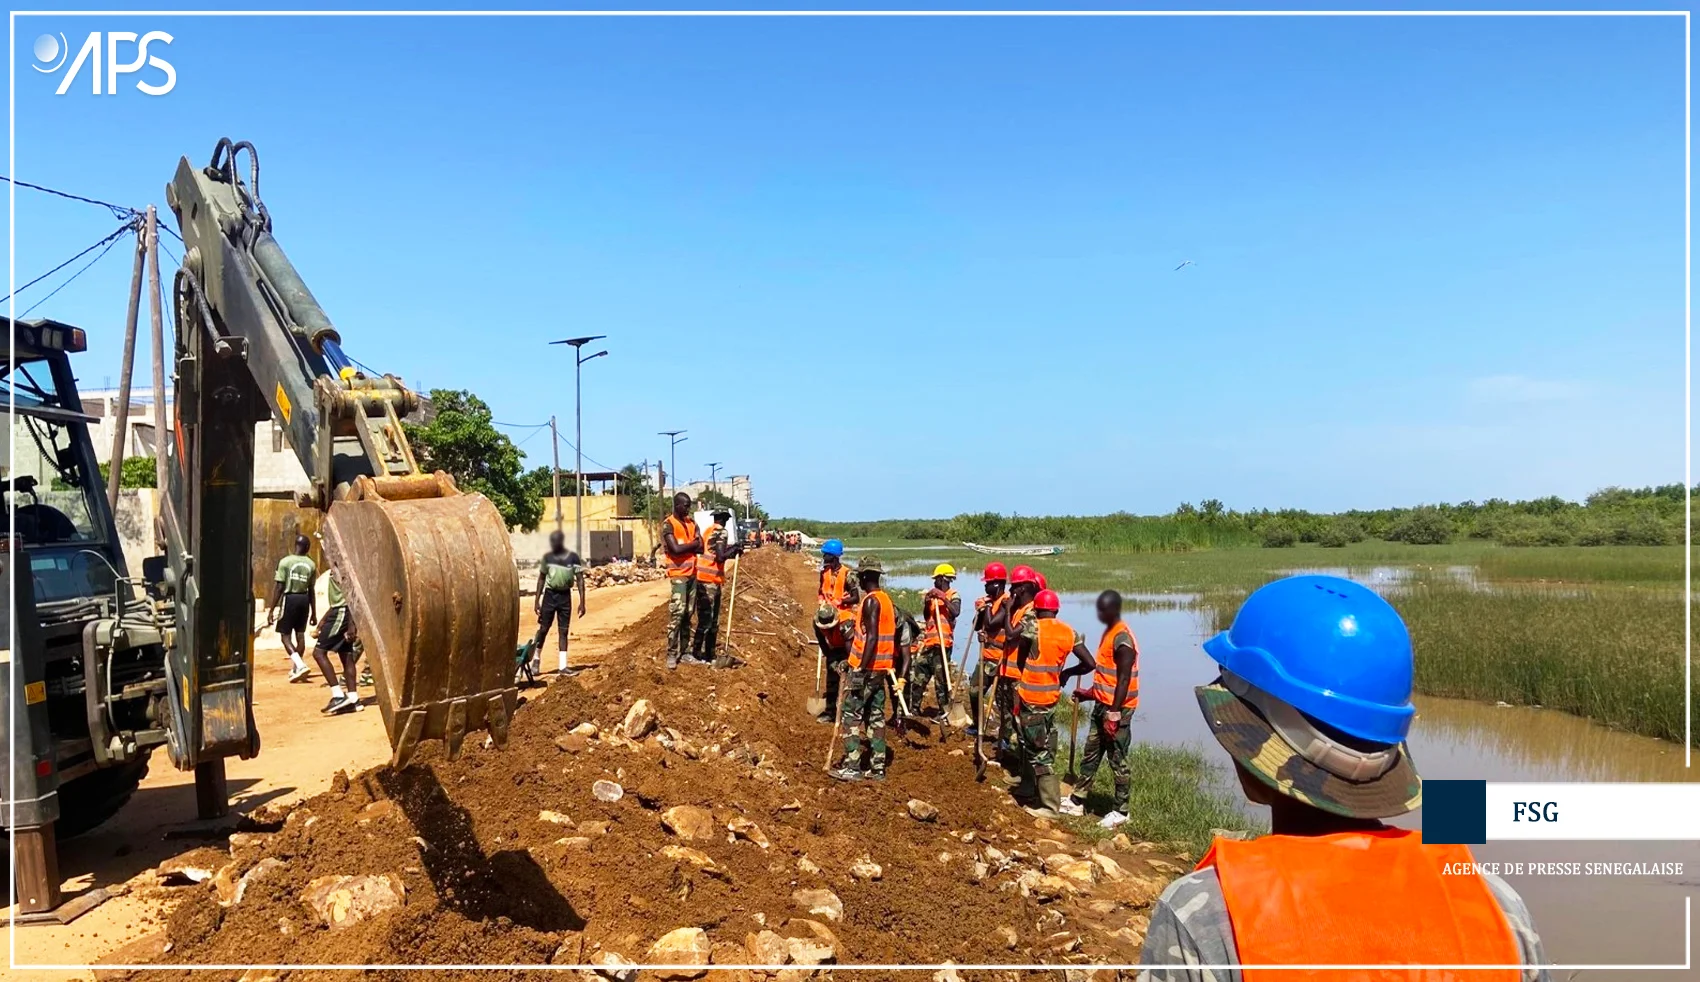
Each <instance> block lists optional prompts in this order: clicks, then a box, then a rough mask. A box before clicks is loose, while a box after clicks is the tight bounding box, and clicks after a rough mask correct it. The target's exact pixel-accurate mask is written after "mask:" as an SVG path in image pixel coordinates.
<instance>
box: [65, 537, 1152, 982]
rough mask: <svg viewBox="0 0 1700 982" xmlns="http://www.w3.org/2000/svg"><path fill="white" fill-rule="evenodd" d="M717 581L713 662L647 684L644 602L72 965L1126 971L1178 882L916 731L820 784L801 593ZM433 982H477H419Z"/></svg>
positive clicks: (136, 918)
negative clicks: (1094, 967) (510, 699)
mask: <svg viewBox="0 0 1700 982" xmlns="http://www.w3.org/2000/svg"><path fill="white" fill-rule="evenodd" d="M742 562H743V567H744V568H743V570H742V571H741V572H742V580H741V582H740V584H739V587H740V592H739V597H738V602H737V606H736V610H737V613H736V616H735V618H734V623H733V624H732V626H731V627H732V629H731V637H732V638H733V642H734V645H735V652H736V654H737V655H738V657H739V659H740V661H741V664H740V665H739V666H738V667H736V668H734V669H732V670H712V669H708V668H703V667H692V666H686V667H683V668H681V669H679V670H677V671H668V670H667V669H665V668H664V666H663V664H662V660H663V659H662V655H663V648H664V640H663V639H664V636H665V632H666V616H665V609H664V607H661V606H659V605H658V604H657V601H658V600H659V597H660V593H661V590H663V589H664V587H662V588H656V587H655V586H654V585H651V587H650V588H651V589H653V590H654V591H655V592H654V594H653V596H654V598H655V599H654V600H652V601H650V603H649V609H648V613H647V614H645V615H644V616H643V617H642V618H640V619H639V620H637V621H636V622H635V623H633V624H631V625H630V626H628V627H626V628H625V629H623V630H619V631H617V632H614V633H612V634H610V635H608V636H606V637H605V638H603V639H601V641H600V644H597V643H595V642H593V643H591V644H586V645H585V647H584V649H582V650H580V651H576V652H575V657H574V661H575V662H582V663H583V664H585V665H586V666H587V667H586V668H585V670H584V671H582V672H580V673H578V674H576V675H575V676H573V677H570V678H565V679H558V680H555V681H554V682H552V683H551V685H550V686H549V687H548V689H547V691H545V692H541V693H536V692H535V690H534V694H533V695H532V697H531V698H529V699H528V700H527V702H526V704H525V705H523V706H522V707H521V709H520V711H519V712H518V713H517V714H516V716H515V718H514V722H513V727H512V733H511V737H510V742H509V746H508V747H507V749H506V750H503V751H496V750H493V749H486V748H484V747H481V746H469V747H468V748H467V749H466V750H465V752H463V753H462V755H461V756H460V757H459V758H458V759H456V760H453V761H449V760H446V759H445V758H444V757H443V756H442V754H441V752H440V749H439V748H437V747H435V746H433V747H430V748H427V749H426V750H424V751H423V752H422V753H421V754H420V757H419V758H418V760H417V763H416V764H415V765H414V766H410V767H408V768H407V769H405V770H403V771H400V772H396V771H391V770H389V769H388V768H387V767H374V768H372V769H370V770H367V771H365V772H364V773H357V772H352V771H351V773H353V776H352V777H349V776H346V775H342V774H338V775H336V776H334V777H333V778H332V779H331V780H330V783H329V787H328V790H326V791H324V792H323V793H321V794H317V795H315V796H313V797H310V798H308V799H306V800H304V801H301V802H300V803H299V804H297V805H296V806H294V807H289V808H286V807H282V806H280V805H278V804H276V803H268V804H267V805H265V806H264V807H262V808H260V809H258V810H257V811H255V812H254V813H252V816H251V821H250V823H249V825H248V826H247V827H246V828H245V829H244V831H243V833H242V834H240V835H237V836H232V837H230V838H229V839H228V842H225V841H218V842H214V843H210V844H209V845H210V846H212V847H210V848H203V849H201V850H199V851H197V852H196V853H194V854H192V855H190V856H188V857H186V858H187V859H189V860H192V861H194V862H197V863H199V864H201V865H202V866H203V867H204V868H205V869H207V870H218V871H219V872H218V874H217V875H216V876H215V877H214V878H213V880H212V882H202V883H199V884H197V885H181V886H162V885H151V884H152V879H151V875H146V876H144V877H142V878H140V879H139V880H138V882H139V883H149V884H150V885H147V886H146V887H145V888H142V887H138V888H137V890H136V891H135V893H136V894H138V895H140V896H139V897H138V898H137V899H136V904H137V906H134V907H130V908H128V909H129V911H130V913H129V914H128V915H127V917H128V920H126V921H124V922H123V924H124V931H123V933H122V934H108V933H106V932H105V931H103V932H101V933H102V934H103V935H104V936H102V937H95V938H87V939H85V940H84V941H83V942H82V944H83V945H84V946H85V947H84V948H83V949H82V950H92V949H93V948H97V947H101V946H103V945H107V944H111V943H115V942H117V941H120V940H125V939H127V938H133V937H135V936H136V935H143V937H142V938H140V940H137V941H135V942H134V943H133V944H131V945H130V946H128V947H126V948H125V949H123V950H122V951H120V952H119V953H117V954H116V955H113V954H112V953H108V957H107V959H106V961H107V962H108V963H111V962H113V961H118V960H123V961H128V962H139V961H148V962H155V963H158V962H166V963H180V964H199V965H206V964H242V965H253V964H271V965H332V964H345V965H346V964H362V965H392V966H393V965H411V964H422V963H432V964H438V965H471V964H480V965H491V964H494V965H528V964H529V965H556V966H559V965H580V964H604V965H605V964H607V963H608V962H610V961H615V960H623V961H625V962H649V963H681V962H689V963H692V964H698V965H701V966H703V967H702V969H701V970H700V971H694V970H693V971H687V972H685V973H684V974H681V975H677V976H674V977H677V978H696V977H701V976H703V975H704V974H705V973H706V977H707V979H708V982H748V980H749V979H751V978H752V977H753V976H752V973H751V972H750V971H748V970H745V969H740V968H723V969H713V970H710V969H709V967H708V965H709V964H710V962H712V963H713V964H714V965H722V966H727V965H730V966H736V965H749V964H760V965H771V966H773V967H774V970H776V971H777V970H778V969H779V967H780V966H787V968H786V971H785V973H784V974H783V975H782V977H783V978H787V979H804V978H810V977H813V976H815V975H817V974H822V973H823V972H824V971H829V969H823V968H822V966H830V965H831V964H833V963H838V964H938V963H942V962H945V961H952V962H955V963H958V964H985V963H1004V964H1023V963H1033V962H1039V961H1042V962H1047V963H1053V964H1085V963H1091V962H1096V963H1100V964H1103V963H1110V964H1114V963H1126V962H1129V961H1132V960H1134V959H1135V958H1137V954H1138V949H1139V946H1140V944H1141V943H1142V942H1143V931H1144V927H1145V916H1146V915H1145V912H1146V910H1147V908H1148V906H1149V904H1150V902H1151V900H1152V899H1153V898H1154V897H1155V896H1156V894H1157V893H1158V892H1159V891H1160V890H1161V888H1162V887H1163V885H1164V884H1165V883H1166V882H1167V880H1168V878H1169V877H1170V876H1171V875H1173V874H1174V873H1178V872H1179V871H1180V867H1179V866H1178V865H1176V864H1175V863H1174V862H1173V860H1172V859H1171V858H1170V857H1166V856H1164V855H1163V854H1162V853H1161V852H1160V851H1158V850H1155V849H1153V848H1152V847H1150V846H1147V845H1145V844H1142V843H1133V842H1129V841H1127V840H1126V839H1125V837H1118V838H1117V841H1114V842H1112V843H1104V844H1102V845H1101V846H1098V847H1094V846H1092V845H1091V844H1089V843H1086V842H1083V841H1080V840H1078V839H1076V838H1074V837H1073V836H1072V835H1070V834H1069V833H1068V832H1066V831H1064V830H1062V829H1059V828H1056V827H1053V825H1052V824H1051V823H1049V822H1047V821H1045V820H1043V819H1033V818H1031V817H1030V816H1028V815H1027V814H1026V813H1025V812H1023V811H1022V810H1020V809H1019V808H1017V807H1015V806H1014V805H1013V803H1012V802H1011V801H1010V799H1009V797H1008V795H1007V794H1005V793H1004V792H1003V791H1002V789H1001V788H1000V787H998V785H997V783H996V781H992V782H987V783H985V784H977V783H975V781H974V778H973V768H972V765H971V762H970V758H969V757H968V756H967V755H968V752H969V746H970V744H969V742H968V741H967V740H966V739H964V738H962V737H960V736H958V737H957V738H955V739H954V740H948V741H945V740H941V737H942V734H941V733H940V732H939V731H937V730H934V731H932V732H930V733H927V734H924V735H921V736H918V737H916V739H915V740H914V741H913V742H902V741H899V742H897V743H896V744H895V747H894V752H893V753H894V756H893V761H892V763H891V765H890V769H889V774H890V776H889V778H888V779H887V780H886V781H884V782H883V783H870V782H862V783H860V784H848V785H847V784H843V783H840V782H836V781H833V780H831V779H829V778H828V777H827V776H826V775H825V773H824V767H823V765H824V763H825V762H826V757H827V749H828V743H829V741H830V736H831V732H832V731H831V729H830V728H829V727H825V726H822V725H820V724H818V723H816V722H815V721H814V720H813V718H812V717H810V716H808V714H807V713H806V712H805V711H804V708H803V704H804V701H805V700H806V699H807V697H808V696H809V694H810V692H811V689H812V687H813V683H814V666H815V657H814V651H813V649H812V646H811V645H808V644H807V643H806V642H804V641H803V640H802V639H801V633H800V630H799V629H806V627H807V625H808V622H809V617H810V615H811V614H812V611H813V598H814V590H815V577H814V574H813V572H812V570H810V569H809V568H808V567H807V566H806V565H805V563H804V560H803V559H802V557H800V556H797V555H795V554H786V553H781V552H779V551H777V550H763V551H761V552H757V553H755V554H753V555H751V556H749V557H747V558H746V559H744V560H743V561H742ZM608 623H609V624H612V623H613V619H612V618H610V620H609V622H608ZM586 626H587V627H588V626H589V625H588V624H587V625H586ZM585 640H586V641H587V642H592V641H593V639H592V637H591V636H590V635H588V633H587V635H586V637H585ZM331 722H344V721H331ZM359 722H360V723H362V724H364V722H365V721H364V720H362V721H359ZM379 756H380V757H382V756H387V754H380V755H379ZM320 766H321V768H323V770H322V771H321V772H320V773H321V774H323V773H324V772H327V771H329V770H331V769H332V764H331V763H330V761H329V760H328V759H326V758H321V763H320ZM233 773H234V772H233ZM994 773H995V772H994ZM320 786H322V785H320ZM256 787H257V785H256ZM244 790H245V792H247V791H248V789H244ZM259 793H262V794H263V793H264V792H259ZM137 862H138V863H140V862H141V860H139V859H138V860H137ZM238 882H242V883H244V884H245V886H244V887H243V888H242V889H243V893H242V894H241V895H240V896H238V894H237V888H236V885H237V883H238ZM130 899H131V898H125V900H130ZM108 906H111V905H108ZM97 913H98V912H97ZM144 913H145V914H146V915H147V916H146V917H144ZM91 916H93V915H91ZM161 918H163V919H164V921H165V930H163V931H159V930H155V929H154V928H155V925H157V924H158V923H160V919H161ZM232 974H233V975H234V974H239V973H232ZM265 974H267V973H260V974H259V975H251V976H249V979H250V982H254V980H256V979H258V978H260V977H261V976H262V975H265ZM277 974H279V975H281V977H282V978H283V979H285V980H287V982H297V980H299V979H303V978H318V977H324V978H330V977H332V976H330V975H329V974H328V973H325V972H314V971H312V970H303V969H288V970H286V971H282V972H279V973H277ZM376 974H378V975H380V976H383V977H385V978H394V979H401V978H409V977H412V973H408V972H405V971H402V970H399V969H386V970H378V971H377V973H376ZM516 974H518V973H516ZM1001 974H1003V975H1009V976H1016V975H1017V974H1018V973H1015V972H1006V973H1001ZM445 975H446V976H451V977H452V976H457V975H464V976H466V977H467V978H469V979H474V978H476V979H479V980H480V982H484V980H487V979H488V975H484V974H480V973H474V972H471V971H466V970H453V969H450V970H447V971H441V970H440V971H438V972H434V973H433V974H432V976H431V978H432V980H433V982H437V980H440V979H442V978H444V976H445ZM645 977H646V978H647V974H646V976H645ZM857 977H858V978H871V977H874V976H872V975H868V974H859V975H858V976H857ZM1035 977H1037V976H1035ZM1053 977H1054V976H1053ZM185 978H189V976H187V975H186V974H185V973H182V972H178V971H170V970H156V971H149V972H142V973H137V976H136V982H156V980H158V982H164V980H167V979H169V980H173V982H175V980H178V979H185ZM908 978H910V979H911V980H912V979H913V978H914V977H913V976H909V977H908Z"/></svg>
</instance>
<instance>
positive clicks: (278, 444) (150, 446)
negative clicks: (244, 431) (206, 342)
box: [78, 386, 312, 498]
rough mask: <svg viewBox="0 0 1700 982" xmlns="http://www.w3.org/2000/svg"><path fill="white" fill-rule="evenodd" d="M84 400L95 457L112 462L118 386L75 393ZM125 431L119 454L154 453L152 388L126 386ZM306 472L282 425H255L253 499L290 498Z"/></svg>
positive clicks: (168, 410)
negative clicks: (122, 452)
mask: <svg viewBox="0 0 1700 982" xmlns="http://www.w3.org/2000/svg"><path fill="white" fill-rule="evenodd" d="M78 394H79V395H80V396H81V397H82V400H83V412H85V413H88V414H89V415H90V416H94V417H96V418H97V419H98V420H99V422H98V423H96V424H90V426H89V439H90V440H92V441H93V442H94V455H95V459H96V460H97V461H99V462H100V463H102V464H107V463H111V460H112V437H113V433H114V431H115V430H116V428H117V425H118V394H119V393H118V390H117V389H94V390H92V391H83V392H79V393H78ZM173 408H174V407H173V406H172V404H171V398H170V394H169V393H167V395H166V403H165V418H166V420H167V425H169V421H170V420H171V419H172V418H173V415H172V409H173ZM125 424H126V428H127V429H129V431H130V432H129V435H128V436H127V437H126V438H125V440H124V456H126V457H152V456H153V455H154V432H153V388H152V387H151V386H150V387H148V388H133V389H131V390H130V412H129V416H128V418H127V419H126V420H125ZM311 487H312V485H311V484H310V482H309V481H308V480H307V472H306V471H304V470H302V469H301V461H300V460H298V459H297V458H296V456H295V451H293V450H291V449H290V448H289V443H288V442H287V440H286V438H285V434H284V429H283V427H281V426H279V425H278V424H277V423H276V422H275V421H273V420H266V421H264V422H261V423H255V424H254V496H255V497H257V498H289V497H292V496H293V495H294V494H295V493H296V492H298V491H300V492H305V491H308V490H310V489H311Z"/></svg>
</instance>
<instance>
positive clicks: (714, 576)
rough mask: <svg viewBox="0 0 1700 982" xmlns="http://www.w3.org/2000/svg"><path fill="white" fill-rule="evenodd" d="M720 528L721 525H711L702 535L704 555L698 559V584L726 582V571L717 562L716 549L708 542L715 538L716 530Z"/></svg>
mask: <svg viewBox="0 0 1700 982" xmlns="http://www.w3.org/2000/svg"><path fill="white" fill-rule="evenodd" d="M719 528H721V526H719V525H710V526H709V527H708V530H707V531H705V532H703V534H702V555H700V556H698V557H697V582H698V583H725V582H726V569H725V567H724V566H722V565H721V564H720V563H719V562H717V561H716V560H715V557H714V547H713V546H711V545H709V544H708V540H709V539H711V538H713V537H714V532H715V530H716V529H719Z"/></svg>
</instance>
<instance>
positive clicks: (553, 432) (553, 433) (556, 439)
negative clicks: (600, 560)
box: [549, 416, 584, 562]
mask: <svg viewBox="0 0 1700 982" xmlns="http://www.w3.org/2000/svg"><path fill="white" fill-rule="evenodd" d="M549 437H550V439H549V444H550V446H551V447H552V448H553V449H554V451H555V468H554V475H555V482H554V486H555V531H557V532H559V531H561V433H560V431H559V430H557V429H556V428H555V417H553V416H551V417H549ZM579 560H580V561H581V562H582V561H583V560H584V556H583V554H580V556H579Z"/></svg>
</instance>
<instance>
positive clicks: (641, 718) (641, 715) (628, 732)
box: [620, 699, 656, 740]
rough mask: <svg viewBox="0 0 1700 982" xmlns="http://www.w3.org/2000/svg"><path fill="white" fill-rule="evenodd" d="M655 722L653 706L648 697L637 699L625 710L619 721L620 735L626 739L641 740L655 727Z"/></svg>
mask: <svg viewBox="0 0 1700 982" xmlns="http://www.w3.org/2000/svg"><path fill="white" fill-rule="evenodd" d="M655 722H656V715H655V707H654V706H651V705H650V704H649V700H648V699H639V700H638V701H637V702H634V703H632V708H631V709H629V710H627V711H626V718H625V719H624V720H622V721H621V723H620V735H621V736H623V737H625V738H626V739H627V740H642V739H643V738H644V737H645V736H648V735H649V731H650V730H653V729H655Z"/></svg>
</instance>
